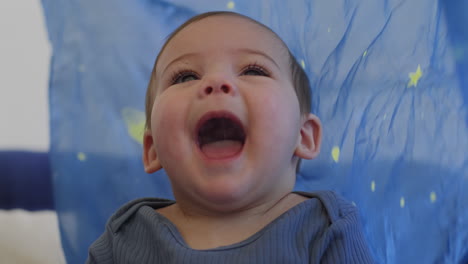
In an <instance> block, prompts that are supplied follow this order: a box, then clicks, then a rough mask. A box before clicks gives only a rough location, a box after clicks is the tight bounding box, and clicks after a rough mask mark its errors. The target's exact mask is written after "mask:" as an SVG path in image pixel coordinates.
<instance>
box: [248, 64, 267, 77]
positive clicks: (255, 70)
mask: <svg viewBox="0 0 468 264" xmlns="http://www.w3.org/2000/svg"><path fill="white" fill-rule="evenodd" d="M242 75H252V76H270V74H269V73H268V71H267V70H265V69H264V68H263V67H261V66H259V65H255V64H253V65H249V66H247V67H246V68H245V69H244V70H243V71H242Z"/></svg>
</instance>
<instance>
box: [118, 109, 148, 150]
mask: <svg viewBox="0 0 468 264" xmlns="http://www.w3.org/2000/svg"><path fill="white" fill-rule="evenodd" d="M121 114H122V118H123V120H124V122H125V125H127V132H128V134H129V135H130V137H131V138H132V139H133V140H135V141H136V142H138V143H140V144H143V133H144V132H145V113H143V112H140V111H138V110H135V109H132V108H128V107H126V108H124V109H122V113H121Z"/></svg>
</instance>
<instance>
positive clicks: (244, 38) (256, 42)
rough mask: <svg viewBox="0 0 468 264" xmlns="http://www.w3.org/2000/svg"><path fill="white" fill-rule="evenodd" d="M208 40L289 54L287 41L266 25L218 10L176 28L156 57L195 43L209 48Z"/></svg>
mask: <svg viewBox="0 0 468 264" xmlns="http://www.w3.org/2000/svg"><path fill="white" fill-rule="evenodd" d="M216 32H218V33H219V35H217V34H216ZM236 37H237V38H236ZM249 40H250V41H249ZM210 42H216V43H217V44H216V45H223V46H230V47H233V48H242V47H246V46H249V45H252V46H255V47H256V48H257V49H260V50H262V51H263V52H266V53H271V54H273V55H276V56H277V57H282V56H284V55H285V56H286V57H288V58H289V49H288V48H287V46H286V44H285V43H284V42H283V40H281V38H280V37H279V36H278V35H277V34H276V33H274V32H273V31H272V30H271V29H269V28H268V27H266V26H264V25H263V24H261V23H259V22H257V21H255V20H253V19H250V18H247V17H243V16H237V15H232V14H221V15H213V16H209V17H205V18H203V19H200V20H196V21H193V22H192V23H190V24H187V25H185V26H183V27H182V28H179V29H178V30H176V31H175V33H174V34H173V35H172V36H171V37H170V38H169V39H168V41H167V42H166V44H165V46H163V49H162V50H161V52H160V54H159V56H158V59H162V58H165V57H168V55H167V53H170V55H172V56H177V53H182V52H185V51H187V50H190V51H192V50H193V49H196V47H202V48H204V47H205V48H209V46H210V44H211V43H210ZM196 44H200V45H196ZM174 51H175V52H174Z"/></svg>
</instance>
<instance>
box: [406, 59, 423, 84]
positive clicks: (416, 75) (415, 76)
mask: <svg viewBox="0 0 468 264" xmlns="http://www.w3.org/2000/svg"><path fill="white" fill-rule="evenodd" d="M422 75H423V72H422V71H421V65H419V64H418V68H417V69H416V71H415V72H410V73H409V74H408V76H409V78H410V80H409V82H408V88H409V87H411V86H414V87H416V86H417V85H418V82H419V79H421V77H422Z"/></svg>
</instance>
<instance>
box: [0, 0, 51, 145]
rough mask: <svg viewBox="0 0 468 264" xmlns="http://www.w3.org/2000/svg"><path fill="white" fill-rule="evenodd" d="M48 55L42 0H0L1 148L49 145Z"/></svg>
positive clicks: (48, 47)
mask: <svg viewBox="0 0 468 264" xmlns="http://www.w3.org/2000/svg"><path fill="white" fill-rule="evenodd" d="M50 55H51V47H50V44H49V41H48V37H47V31H46V25H45V20H44V15H43V12H42V6H41V2H40V0H2V1H0V150H3V149H23V150H36V151H48V150H49V107H48V93H47V87H48V77H49V61H50Z"/></svg>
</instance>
